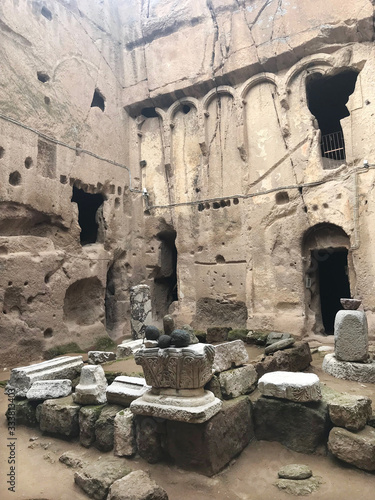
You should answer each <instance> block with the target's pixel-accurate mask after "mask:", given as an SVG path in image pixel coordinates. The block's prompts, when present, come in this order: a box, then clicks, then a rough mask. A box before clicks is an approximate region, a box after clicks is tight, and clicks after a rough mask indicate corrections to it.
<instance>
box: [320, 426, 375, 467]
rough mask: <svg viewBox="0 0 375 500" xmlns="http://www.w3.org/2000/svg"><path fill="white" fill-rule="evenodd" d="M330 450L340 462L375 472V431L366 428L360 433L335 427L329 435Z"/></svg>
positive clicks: (368, 427) (371, 428)
mask: <svg viewBox="0 0 375 500" xmlns="http://www.w3.org/2000/svg"><path fill="white" fill-rule="evenodd" d="M328 449H329V451H330V452H331V453H332V454H333V455H335V456H336V457H337V458H339V459H340V460H343V461H344V462H347V463H349V464H352V465H355V466H356V467H358V468H359V469H364V470H369V471H373V470H375V429H374V428H373V427H370V426H366V427H365V428H364V429H362V430H360V431H358V432H355V433H354V432H350V431H348V430H347V429H343V428H341V427H334V428H333V429H332V430H331V432H330V433H329V439H328Z"/></svg>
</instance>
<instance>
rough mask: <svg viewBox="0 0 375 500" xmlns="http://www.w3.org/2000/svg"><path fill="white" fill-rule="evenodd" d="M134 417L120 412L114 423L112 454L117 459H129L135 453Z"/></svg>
mask: <svg viewBox="0 0 375 500" xmlns="http://www.w3.org/2000/svg"><path fill="white" fill-rule="evenodd" d="M134 418H135V417H134V415H133V413H132V412H131V411H130V410H129V409H126V410H121V411H120V412H118V413H117V414H116V416H115V421H114V454H115V455H116V456H117V457H131V456H132V455H134V454H135V453H136V452H137V446H136V438H135V421H134Z"/></svg>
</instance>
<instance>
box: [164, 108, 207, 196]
mask: <svg viewBox="0 0 375 500" xmlns="http://www.w3.org/2000/svg"><path fill="white" fill-rule="evenodd" d="M171 118H172V121H171V125H172V128H171V159H172V168H173V175H174V179H175V180H174V186H175V193H176V194H175V196H176V201H177V202H183V201H192V200H194V199H197V196H196V195H197V193H199V192H200V190H201V181H202V179H201V177H202V172H201V149H200V145H199V143H200V127H199V116H198V110H197V107H196V105H195V103H193V102H191V101H190V100H184V101H181V102H180V103H178V105H177V106H175V105H174V109H173V114H171ZM197 190H199V191H197Z"/></svg>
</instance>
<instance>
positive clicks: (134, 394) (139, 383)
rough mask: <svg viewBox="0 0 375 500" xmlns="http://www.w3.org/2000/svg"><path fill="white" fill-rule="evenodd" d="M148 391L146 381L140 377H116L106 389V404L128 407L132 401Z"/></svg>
mask: <svg viewBox="0 0 375 500" xmlns="http://www.w3.org/2000/svg"><path fill="white" fill-rule="evenodd" d="M147 389H149V386H148V385H146V380H145V379H144V378H142V377H128V376H126V375H120V376H119V377H116V378H115V380H114V381H113V382H112V384H111V385H109V386H108V388H107V391H106V392H107V400H108V403H113V404H119V405H123V406H129V405H130V403H131V402H132V401H134V400H135V399H137V398H139V397H140V396H142V394H144V393H145V392H146V390H147Z"/></svg>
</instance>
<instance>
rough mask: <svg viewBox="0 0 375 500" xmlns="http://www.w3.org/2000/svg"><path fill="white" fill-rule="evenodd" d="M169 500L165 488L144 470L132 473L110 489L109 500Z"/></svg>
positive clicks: (116, 482)
mask: <svg viewBox="0 0 375 500" xmlns="http://www.w3.org/2000/svg"><path fill="white" fill-rule="evenodd" d="M135 499H137V500H168V495H167V492H166V491H165V490H163V488H161V487H160V486H159V485H158V484H156V483H155V481H153V480H152V479H151V478H150V475H149V474H148V473H147V472H144V471H143V470H137V471H134V472H131V473H130V474H128V475H127V476H125V477H123V478H121V479H118V480H117V481H115V482H114V483H113V484H112V486H111V487H110V488H109V494H108V497H107V500H135Z"/></svg>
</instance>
